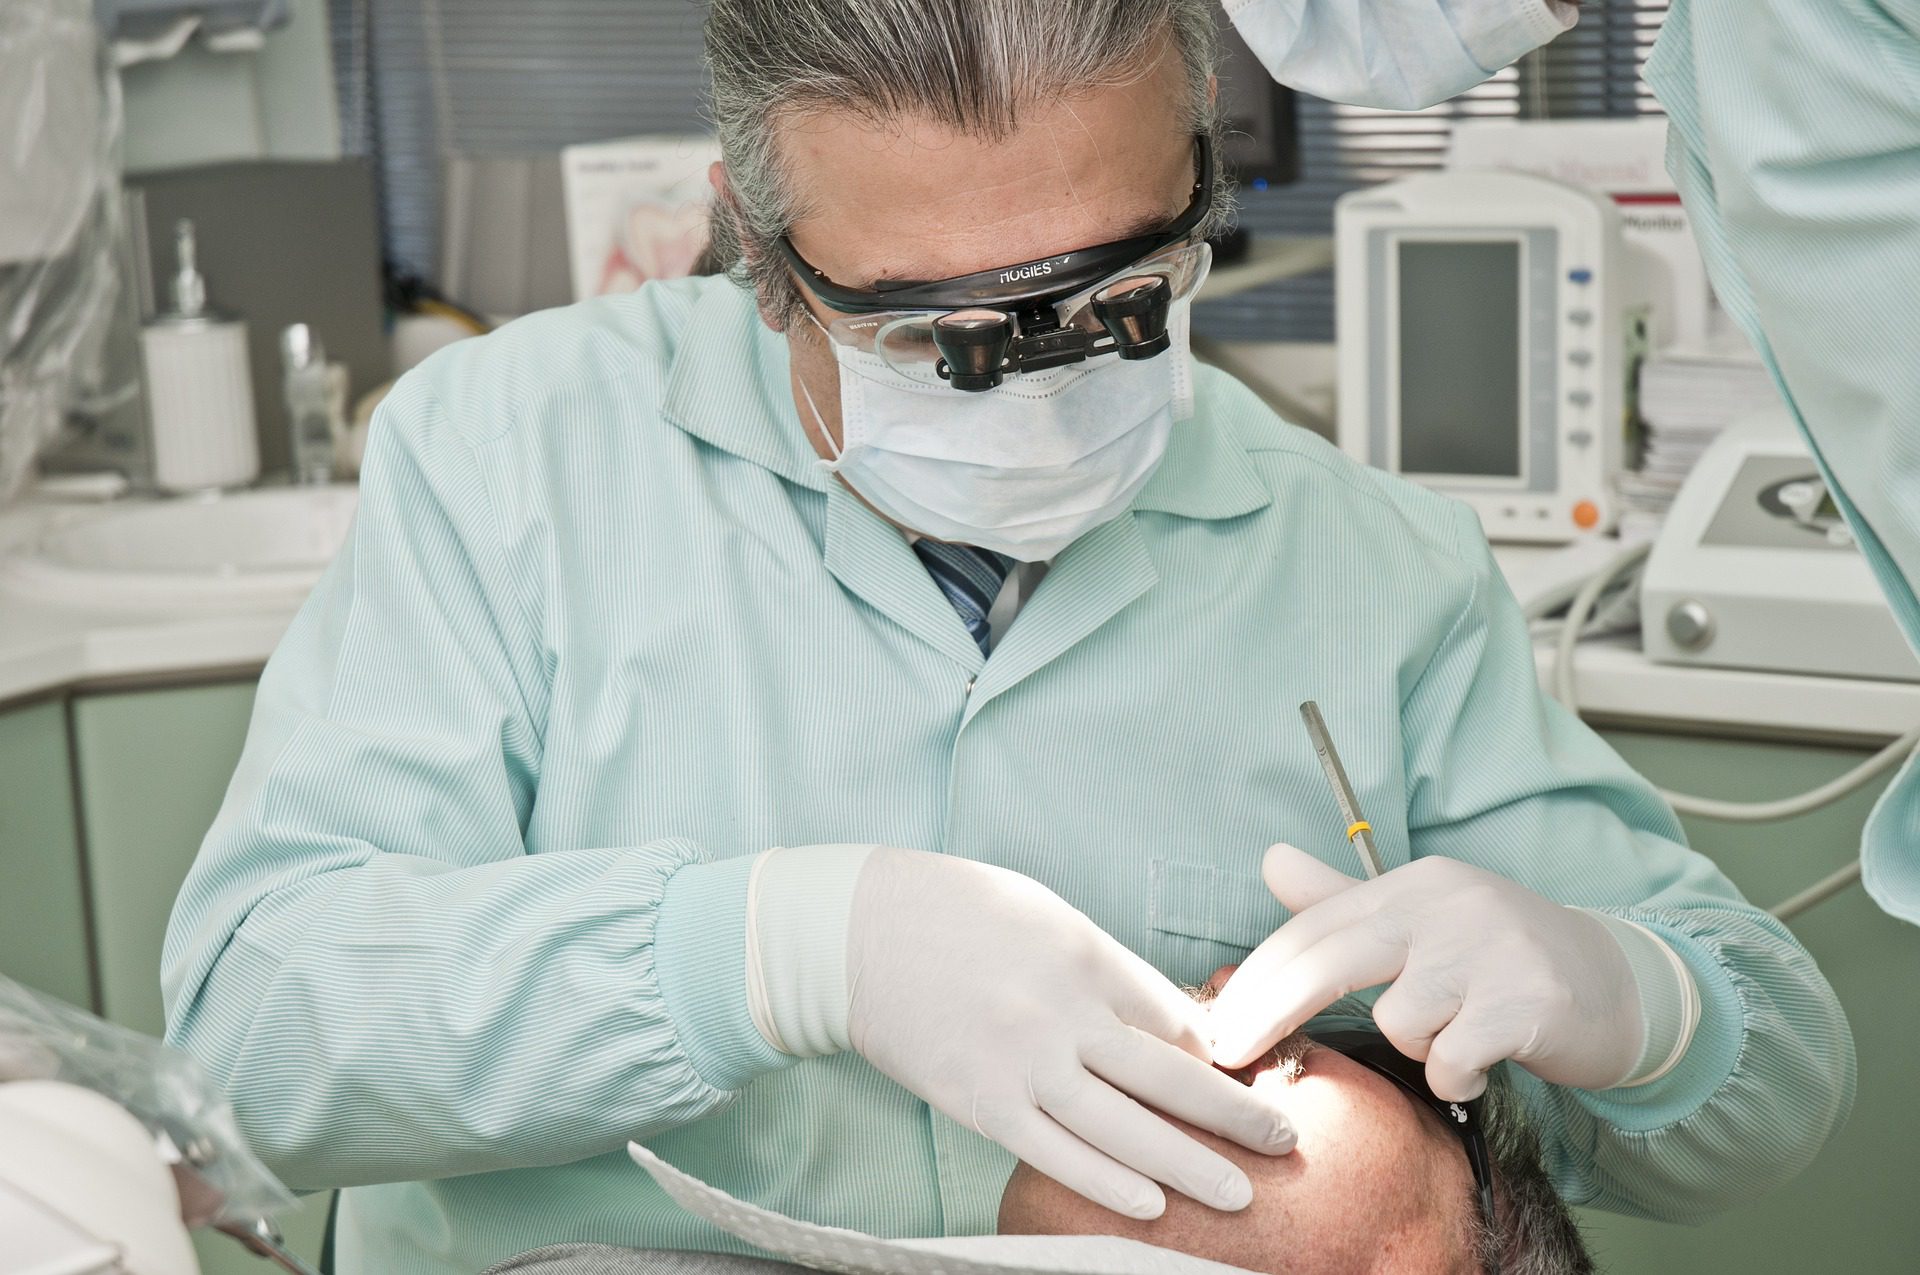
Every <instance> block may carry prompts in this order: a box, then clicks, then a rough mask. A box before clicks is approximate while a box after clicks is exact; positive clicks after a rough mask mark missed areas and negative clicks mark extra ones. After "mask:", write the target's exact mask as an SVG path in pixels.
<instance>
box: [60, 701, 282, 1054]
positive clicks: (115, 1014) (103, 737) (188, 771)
mask: <svg viewBox="0 0 1920 1275" xmlns="http://www.w3.org/2000/svg"><path fill="white" fill-rule="evenodd" d="M253 689H254V688H253V683H251V682H246V683H230V684H225V685H217V686H191V687H181V688H176V689H169V690H155V691H130V692H125V693H120V694H111V695H82V696H78V697H76V698H75V699H74V701H73V730H74V746H75V755H76V756H77V758H78V760H79V767H80V808H81V813H82V827H83V829H84V831H85V836H86V842H87V871H88V880H89V886H90V892H91V894H92V898H93V915H94V932H95V935H96V940H95V943H96V949H97V950H96V954H95V959H96V960H97V961H98V962H99V967H100V992H101V1013H102V1014H104V1015H105V1016H106V1017H107V1018H110V1019H112V1020H113V1021H114V1022H117V1023H122V1024H124V1025H126V1026H128V1027H131V1028H133V1029H134V1030H136V1031H142V1032H147V1033H148V1034H150V1035H154V1036H158V1035H161V1034H162V1033H163V1032H164V1031H165V1030H166V1017H165V1013H164V1011H163V1010H162V1008H161V1002H160V947H161V944H162V942H163V941H164V939H165V937H166V930H167V915H168V913H169V912H170V911H171V910H172V908H173V899H174V896H175V895H176V894H178V893H179V892H180V883H181V881H182V880H184V879H185V878H186V875H187V869H188V868H189V867H190V866H192V864H193V857H194V855H195V854H196V853H197V852H198V851H199V849H200V842H201V840H202V839H203V838H204V837H205V836H206V835H207V828H208V827H209V826H210V825H211V824H212V823H213V816H214V815H215V813H216V812H218V810H219V809H220V800H221V798H222V797H223V796H225V795H226V791H227V782H228V780H230V779H231V778H232V777H233V769H234V767H235V765H237V764H238V763H239V760H240V746H241V744H242V743H243V742H244V741H245V739H246V733H247V717H248V715H249V713H251V711H252V709H253Z"/></svg>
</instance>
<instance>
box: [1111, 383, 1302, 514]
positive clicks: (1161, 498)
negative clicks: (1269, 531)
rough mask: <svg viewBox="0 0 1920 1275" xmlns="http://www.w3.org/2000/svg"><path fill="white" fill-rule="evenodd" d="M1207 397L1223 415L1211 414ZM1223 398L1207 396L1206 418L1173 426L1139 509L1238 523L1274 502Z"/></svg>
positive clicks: (1138, 501) (1136, 504)
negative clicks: (1218, 407)
mask: <svg viewBox="0 0 1920 1275" xmlns="http://www.w3.org/2000/svg"><path fill="white" fill-rule="evenodd" d="M1207 397H1211V398H1212V399H1213V403H1214V404H1219V406H1220V407H1221V408H1222V409H1223V410H1220V411H1213V412H1209V411H1206V410H1205V408H1206V407H1207V406H1212V405H1213V404H1209V403H1207ZM1224 397H1225V396H1223V395H1215V396H1206V397H1203V398H1202V403H1203V409H1202V412H1201V414H1199V415H1196V416H1194V417H1193V418H1192V419H1190V420H1185V421H1181V422H1179V423H1178V424H1176V425H1175V426H1174V427H1173V432H1172V433H1171V434H1170V435H1169V436H1168V438H1167V454H1166V455H1165V456H1164V457H1162V458H1161V461H1160V465H1159V468H1157V469H1155V470H1154V471H1153V477H1151V478H1149V479H1148V480H1147V485H1146V486H1145V487H1142V488H1141V489H1140V494H1139V495H1138V496H1135V497H1134V499H1133V507H1134V509H1135V510H1138V511H1140V512H1142V513H1163V514H1175V515H1177V516H1179V517H1182V518H1199V519H1209V520H1211V519H1220V518H1238V517H1239V516H1240V515H1242V514H1250V513H1252V512H1253V511H1254V510H1256V509H1264V508H1266V507H1267V506H1268V505H1269V504H1272V503H1273V496H1272V494H1271V493H1269V492H1268V490H1267V487H1266V484H1265V483H1263V482H1262V481H1261V480H1260V476H1259V475H1258V474H1257V473H1255V472H1254V468H1253V462H1252V461H1251V460H1250V459H1248V457H1247V449H1246V447H1245V445H1244V444H1242V443H1241V441H1240V437H1239V433H1238V431H1237V430H1236V429H1235V424H1236V422H1235V421H1234V420H1233V419H1232V411H1231V408H1230V406H1229V405H1228V404H1226V403H1222V402H1220V400H1221V399H1223V398H1224Z"/></svg>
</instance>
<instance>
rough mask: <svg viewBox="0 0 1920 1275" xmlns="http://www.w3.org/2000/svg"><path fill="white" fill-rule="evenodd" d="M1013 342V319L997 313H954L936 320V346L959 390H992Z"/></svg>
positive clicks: (947, 372)
mask: <svg viewBox="0 0 1920 1275" xmlns="http://www.w3.org/2000/svg"><path fill="white" fill-rule="evenodd" d="M1012 340H1013V320H1012V319H1010V318H1008V317H1007V316H1006V315H1005V314H1002V313H1001V312H1000V311H998V310H955V311H954V312H953V313H952V314H943V315H941V316H940V317H939V318H937V319H935V320H934V321H933V344H934V346H935V347H936V348H938V349H939V351H940V357H941V359H942V361H943V362H944V363H945V364H946V369H947V370H946V376H947V380H948V381H949V382H950V383H951V384H952V385H953V388H954V389H956V390H990V389H992V388H993V387H994V386H996V385H998V384H1000V377H1001V371H1000V369H1001V365H1002V364H1003V363H1005V362H1006V360H1007V346H1008V344H1009V343H1010V342H1011V341H1012Z"/></svg>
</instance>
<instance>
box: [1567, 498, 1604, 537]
mask: <svg viewBox="0 0 1920 1275" xmlns="http://www.w3.org/2000/svg"><path fill="white" fill-rule="evenodd" d="M1573 525H1574V526H1576V527H1578V528H1580V530H1582V531H1592V530H1593V529H1594V528H1595V527H1597V526H1599V525H1600V506H1598V505H1596V504H1594V503H1593V502H1592V501H1591V500H1583V501H1581V502H1580V503H1579V504H1577V505H1575V506H1574V507H1573Z"/></svg>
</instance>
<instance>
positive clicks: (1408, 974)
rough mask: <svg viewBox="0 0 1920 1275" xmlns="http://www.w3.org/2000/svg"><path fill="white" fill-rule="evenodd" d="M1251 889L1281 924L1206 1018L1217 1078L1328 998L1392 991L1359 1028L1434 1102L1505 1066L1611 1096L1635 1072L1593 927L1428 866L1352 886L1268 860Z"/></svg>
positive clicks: (1517, 892)
mask: <svg viewBox="0 0 1920 1275" xmlns="http://www.w3.org/2000/svg"><path fill="white" fill-rule="evenodd" d="M1261 875H1262V876H1263V877H1264V878H1265V879H1266V883H1267V888H1268V889H1270V890H1272V891H1273V893H1274V895H1275V897H1277V898H1278V899H1279V900H1280V902H1281V903H1283V904H1285V905H1286V906H1287V907H1288V908H1290V909H1291V910H1292V911H1293V912H1294V913H1295V915H1294V917H1293V918H1292V919H1291V920H1289V921H1288V922H1287V923H1286V924H1285V925H1283V926H1281V927H1280V928H1279V929H1278V930H1277V931H1275V932H1274V934H1273V937H1271V938H1269V939H1268V940H1267V941H1266V942H1264V943H1262V944H1261V945H1260V946H1259V947H1258V948H1256V949H1255V950H1254V951H1253V953H1252V954H1251V955H1250V956H1248V957H1247V959H1246V960H1245V961H1244V962H1242V963H1241V965H1240V968H1239V969H1238V970H1237V971H1236V972H1235V973H1234V975H1233V977H1232V978H1231V979H1229V980H1228V981H1227V985H1226V987H1225V988H1223V989H1222V990H1221V992H1220V995H1219V997H1218V998H1217V999H1216V1000H1215V1001H1214V1002H1213V1003H1212V1005H1211V1006H1209V1009H1210V1010H1211V1017H1212V1020H1213V1024H1212V1032H1213V1037H1214V1049H1213V1057H1214V1061H1216V1062H1218V1063H1219V1064H1221V1065H1222V1066H1226V1067H1237V1066H1244V1065H1245V1064H1247V1063H1249V1062H1251V1061H1252V1060H1253V1059H1255V1058H1257V1057H1258V1056H1259V1055H1260V1054H1261V1053H1262V1052H1263V1051H1265V1050H1266V1049H1268V1048H1270V1047H1271V1046H1272V1044H1273V1042H1275V1041H1277V1040H1279V1039H1280V1038H1281V1037H1282V1036H1284V1035H1286V1034H1287V1033H1288V1032H1290V1031H1293V1030H1294V1029H1296V1028H1297V1027H1299V1026H1300V1025H1301V1024H1302V1023H1304V1022H1306V1021H1307V1020H1308V1019H1309V1018H1311V1017H1313V1015H1315V1014H1316V1013H1318V1012H1320V1010H1322V1009H1324V1008H1326V1007H1327V1006H1328V1005H1329V1004H1331V1003H1332V1002H1333V1001H1335V1000H1337V999H1338V998H1339V997H1341V996H1344V995H1346V994H1348V993H1349V992H1354V991H1358V990H1359V989H1361V988H1363V987H1374V986H1378V985H1379V984H1381V983H1391V984H1392V986H1391V987H1389V988H1388V989H1387V990H1386V991H1385V992H1383V993H1382V994H1381V996H1380V1000H1379V1002H1378V1003H1377V1004H1376V1005H1375V1006H1374V1009H1373V1020H1374V1025H1375V1026H1377V1027H1378V1028H1379V1029H1380V1031H1381V1034H1382V1035H1384V1036H1386V1038H1387V1039H1388V1040H1390V1041H1392V1042H1393V1045H1394V1047H1395V1048H1397V1049H1398V1050H1399V1051H1400V1052H1401V1053H1403V1054H1406V1055H1407V1056H1408V1057H1409V1058H1419V1059H1424V1060H1425V1061H1426V1064H1427V1083H1428V1084H1429V1085H1430V1086H1431V1087H1432V1089H1433V1092H1434V1093H1435V1094H1436V1095H1438V1096H1439V1097H1440V1098H1442V1099H1446V1100H1448V1101H1453V1102H1464V1101H1466V1100H1467V1099H1469V1098H1474V1097H1478V1096H1479V1094H1480V1092H1481V1091H1482V1090H1484V1089H1485V1088H1486V1086H1487V1077H1486V1072H1487V1069H1488V1068H1490V1067H1492V1066H1493V1065H1494V1064H1495V1063H1497V1062H1499V1061H1500V1060H1502V1059H1504V1058H1511V1059H1513V1060H1514V1061H1515V1062H1516V1063H1518V1064H1519V1065H1520V1066H1522V1067H1525V1068H1526V1069H1527V1070H1528V1071H1531V1072H1532V1073H1533V1074H1534V1075H1536V1076H1539V1077H1540V1078H1541V1079H1542V1080H1547V1081H1552V1082H1553V1083H1555V1084H1561V1085H1571V1086H1574V1087H1576V1088H1582V1089H1608V1088H1611V1087H1613V1086H1615V1085H1618V1084H1620V1083H1621V1082H1623V1081H1625V1080H1627V1079H1628V1077H1629V1075H1630V1073H1631V1072H1632V1071H1633V1070H1634V1068H1635V1066H1636V1064H1637V1063H1638V1062H1639V1061H1640V1056H1641V1051H1642V1047H1643V1045H1644V1043H1645V1032H1646V1028H1645V1026H1644V1024H1643V1022H1642V1018H1641V1010H1640V991H1639V986H1638V984H1637V982H1636V979H1635V975H1634V969H1633V965H1632V963H1631V962H1630V961H1629V960H1628V958H1627V955H1626V952H1625V951H1624V950H1623V949H1622V947H1621V944H1620V940H1618V939H1616V938H1615V935H1614V932H1613V930H1611V929H1610V928H1609V926H1608V924H1607V922H1605V921H1603V920H1602V919H1601V918H1600V917H1599V916H1597V915H1595V914H1593V913H1589V912H1583V911H1581V910H1579V909H1577V908H1570V907H1566V906H1564V905H1562V904H1559V903H1555V902H1553V901H1552V900H1550V899H1545V898H1542V897H1541V896H1540V895H1538V894H1535V893H1534V892H1533V891H1532V890H1529V889H1527V888H1526V887H1525V886H1523V885H1519V884H1517V883H1515V882H1513V881H1509V880H1508V879H1507V878H1505V877H1502V876H1496V875H1495V874H1494V873H1491V872H1487V871H1484V870H1482V869H1480V868H1476V867H1472V866H1470V865H1468V864H1465V863H1461V862H1459V861H1458V860H1454V859H1443V858H1437V857H1435V858H1426V859H1416V860H1414V861H1413V862H1412V863H1408V864H1405V865H1403V866H1401V867H1398V868H1394V869H1392V870H1391V871H1388V872H1385V873H1382V874H1381V875H1380V876H1379V877H1377V878H1376V879H1374V880H1372V881H1364V882H1363V881H1356V880H1354V879H1353V878H1352V877H1349V876H1346V875H1345V874H1343V873H1341V872H1338V871H1336V870H1335V869H1333V868H1330V867H1328V866H1327V865H1326V864H1324V863H1322V862H1320V861H1319V860H1318V859H1316V858H1314V857H1313V856H1312V855H1310V854H1307V853H1306V852H1305V851H1302V850H1296V849H1294V848H1293V847H1292V846H1286V845H1278V846H1274V847H1273V848H1272V849H1270V850H1269V851H1267V856H1266V859H1265V861H1264V862H1263V863H1262V864H1261ZM1623 924H1624V923H1623ZM1648 941H1649V942H1655V941H1656V940H1652V939H1651V938H1649V940H1648Z"/></svg>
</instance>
